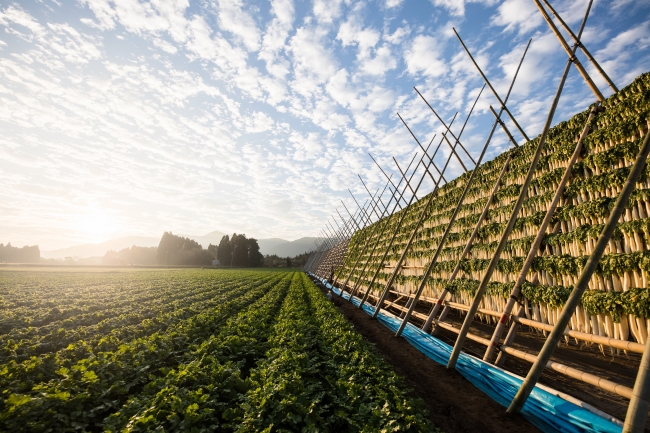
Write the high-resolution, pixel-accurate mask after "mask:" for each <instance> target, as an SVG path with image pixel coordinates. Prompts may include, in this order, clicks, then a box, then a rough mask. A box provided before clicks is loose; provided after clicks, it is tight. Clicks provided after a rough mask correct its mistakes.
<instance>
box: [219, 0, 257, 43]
mask: <svg viewBox="0 0 650 433" xmlns="http://www.w3.org/2000/svg"><path fill="white" fill-rule="evenodd" d="M243 6H244V4H243V2H242V1H241V0H219V27H221V29H223V30H225V31H228V32H230V33H232V34H233V35H235V36H236V37H237V39H239V40H240V41H241V42H242V43H243V44H244V46H245V47H246V49H247V50H248V51H257V50H259V47H260V31H259V29H258V28H257V26H256V25H255V21H253V19H252V18H251V16H250V15H249V14H247V13H246V12H244V11H243V10H242V7H243Z"/></svg>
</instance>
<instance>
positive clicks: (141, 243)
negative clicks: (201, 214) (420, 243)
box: [41, 230, 316, 259]
mask: <svg viewBox="0 0 650 433" xmlns="http://www.w3.org/2000/svg"><path fill="white" fill-rule="evenodd" d="M224 235H225V233H222V232H220V231H216V230H215V231H213V232H210V233H208V234H206V235H203V236H193V235H183V234H179V236H183V237H186V238H190V239H193V240H195V241H196V242H198V243H199V244H201V246H202V247H203V248H207V247H208V245H210V244H212V245H219V242H220V241H221V238H222V237H223V236H224ZM314 239H316V238H310V237H306V238H300V239H296V240H295V241H287V240H284V239H280V238H269V239H258V240H257V243H258V244H259V246H260V252H261V253H262V254H264V255H266V254H277V255H278V256H280V257H287V256H289V257H294V256H297V255H298V254H302V253H304V252H307V251H311V250H312V249H313V241H314ZM159 243H160V238H154V237H146V236H125V237H122V238H117V239H111V240H110V241H106V242H102V243H100V244H83V245H76V246H73V247H68V248H61V249H58V250H52V251H41V257H43V258H45V259H59V258H61V259H62V258H64V257H75V258H77V259H83V258H88V257H103V256H104V254H106V252H107V251H108V250H113V251H119V250H122V249H124V248H130V247H132V246H133V245H136V246H138V247H157V246H158V244H159Z"/></svg>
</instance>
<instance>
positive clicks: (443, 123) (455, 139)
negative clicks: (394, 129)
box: [397, 87, 483, 171]
mask: <svg viewBox="0 0 650 433" xmlns="http://www.w3.org/2000/svg"><path fill="white" fill-rule="evenodd" d="M413 88H414V89H415V91H416V92H418V89H416V88H415V87H413ZM481 92H483V89H481ZM418 95H420V96H422V94H421V93H420V92H418ZM479 95H480V93H479ZM429 108H431V111H432V112H433V114H435V116H436V117H437V118H438V121H439V122H440V123H442V126H443V127H445V128H447V125H446V124H445V121H444V120H442V117H440V116H439V115H438V112H436V110H434V109H433V107H431V105H429ZM397 115H398V116H399V118H400V119H401V120H402V122H404V120H403V119H402V116H400V115H399V113H397ZM465 124H467V120H465ZM465 124H464V125H463V129H465ZM404 125H406V122H404ZM407 129H408V126H407ZM410 131H411V130H410V129H409V132H410ZM448 132H449V135H451V137H452V138H453V139H454V141H455V143H454V145H453V146H452V144H451V143H450V142H449V139H448V138H447V137H446V136H445V141H446V142H447V144H448V145H449V147H450V148H451V149H452V151H453V152H454V154H455V155H456V158H457V159H458V162H460V165H462V166H463V168H464V169H465V171H467V168H466V167H465V164H463V161H461V159H460V157H459V156H458V153H456V150H455V146H456V145H458V146H460V148H461V149H463V150H464V151H465V154H466V155H467V157H468V158H469V159H470V160H471V161H472V164H474V165H476V161H474V158H472V155H470V153H469V152H468V151H467V149H465V146H463V144H462V143H461V142H460V139H459V137H456V136H455V135H454V133H453V132H452V131H451V130H449V131H448Z"/></svg>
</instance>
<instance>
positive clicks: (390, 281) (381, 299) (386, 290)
mask: <svg viewBox="0 0 650 433" xmlns="http://www.w3.org/2000/svg"><path fill="white" fill-rule="evenodd" d="M457 114H458V113H456V115H457ZM456 115H454V119H456ZM452 123H453V120H452V122H451V123H450V124H449V126H448V127H447V131H449V128H450V127H451V124H452ZM444 136H445V133H443V138H444ZM440 143H442V140H441V141H440ZM438 148H440V144H439V145H438ZM436 151H437V149H436ZM451 156H452V154H451V153H450V154H449V157H448V158H447V162H446V163H445V166H444V167H443V169H442V172H443V173H444V172H445V170H446V169H447V166H448V165H449V161H451ZM433 157H435V153H434V155H433ZM431 161H433V158H431ZM431 161H430V162H429V164H431ZM441 179H442V177H439V178H438V182H437V183H436V185H435V186H434V188H433V191H431V193H430V194H429V199H428V200H427V203H426V204H425V206H424V208H423V209H422V213H421V214H420V218H419V220H418V223H417V224H416V227H415V229H414V230H413V233H412V234H411V236H410V238H409V240H408V241H407V243H406V246H405V247H404V251H403V252H402V254H401V255H400V258H399V260H398V262H397V263H396V264H395V269H393V273H392V274H391V276H390V278H389V279H388V282H387V283H386V286H385V287H384V290H383V292H382V294H381V296H380V297H379V301H378V302H377V305H376V306H375V313H374V314H373V315H372V317H373V319H376V318H377V314H379V310H381V306H382V304H383V303H384V301H385V300H386V297H387V296H388V293H389V290H390V286H391V285H392V284H393V281H395V277H396V276H397V273H398V272H399V271H400V267H401V265H402V263H403V262H404V259H405V258H406V253H407V252H408V249H409V247H410V246H411V244H412V243H413V240H414V239H415V236H416V234H417V231H418V229H419V227H420V225H421V224H422V221H423V220H424V217H425V216H426V213H427V209H428V208H429V206H430V205H431V202H432V201H433V198H434V196H435V194H436V191H437V189H438V184H439V183H440V180H441ZM423 180H424V175H423V176H422V177H421V178H420V182H419V183H418V186H417V188H415V191H417V190H418V189H419V188H420V185H422V181H423ZM413 197H415V196H411V201H413ZM410 205H411V203H410V202H409V206H410ZM406 214H407V212H404V213H403V214H402V216H401V218H400V220H399V223H398V224H397V227H396V228H395V232H394V233H393V237H392V238H391V240H390V243H389V245H388V247H387V248H386V251H385V252H384V255H383V257H382V259H381V261H380V264H379V268H378V269H377V272H376V273H375V276H374V277H373V280H372V283H371V284H370V287H368V290H367V291H366V294H365V296H364V297H363V299H362V300H361V303H360V304H359V308H361V307H362V306H363V304H364V302H365V301H366V299H367V298H368V295H369V294H370V289H371V288H372V284H373V283H374V281H375V279H376V278H377V275H378V274H379V271H380V270H381V266H383V263H384V261H385V260H386V256H387V255H388V252H389V251H390V249H391V247H392V246H393V242H394V241H395V238H396V237H397V234H398V232H399V229H400V228H401V226H402V222H403V221H404V218H406Z"/></svg>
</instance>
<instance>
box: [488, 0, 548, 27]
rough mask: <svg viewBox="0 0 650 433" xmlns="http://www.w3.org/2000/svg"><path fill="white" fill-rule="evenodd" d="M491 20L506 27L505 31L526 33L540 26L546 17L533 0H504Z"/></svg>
mask: <svg viewBox="0 0 650 433" xmlns="http://www.w3.org/2000/svg"><path fill="white" fill-rule="evenodd" d="M490 22H491V23H492V24H493V25H496V26H500V27H505V29H504V31H505V32H514V31H517V32H518V33H520V34H525V33H528V32H530V31H531V30H534V29H536V28H537V27H539V26H540V25H541V24H542V23H543V22H544V18H542V15H541V14H540V13H539V10H538V9H537V7H536V6H535V4H534V3H533V2H532V1H521V0H504V2H503V3H501V5H500V6H499V7H498V8H497V14H496V15H493V16H492V18H491V19H490Z"/></svg>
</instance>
